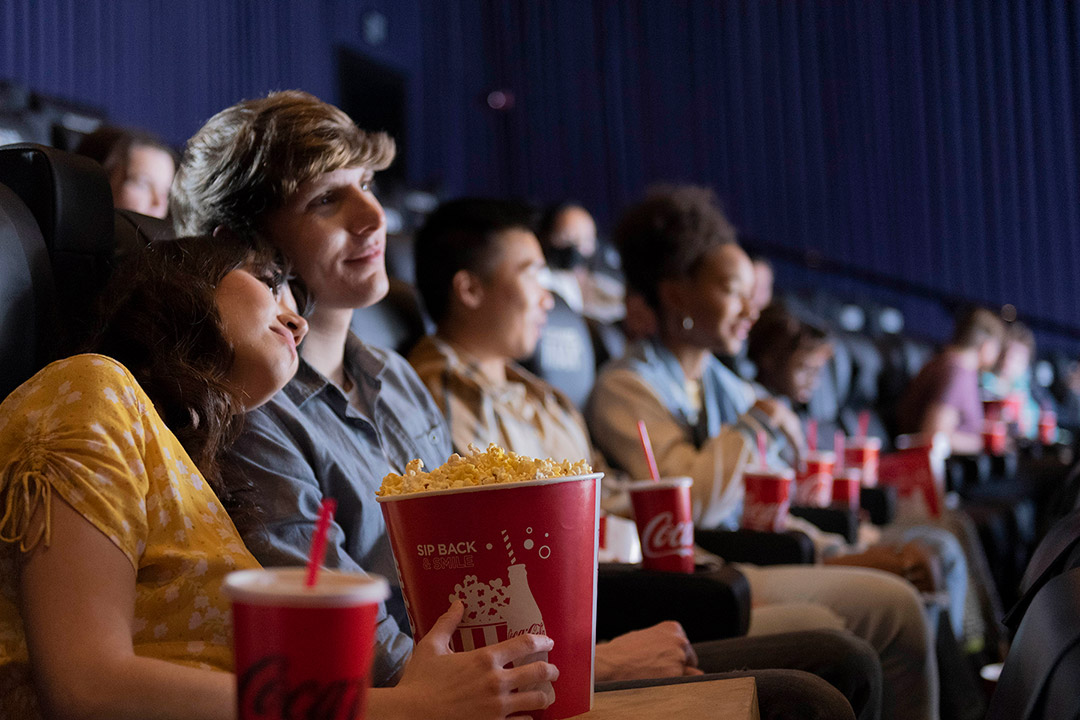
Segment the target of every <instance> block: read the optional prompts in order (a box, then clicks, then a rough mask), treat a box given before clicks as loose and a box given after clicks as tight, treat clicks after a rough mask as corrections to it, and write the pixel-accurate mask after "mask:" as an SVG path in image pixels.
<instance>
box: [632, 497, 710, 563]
mask: <svg viewBox="0 0 1080 720" xmlns="http://www.w3.org/2000/svg"><path fill="white" fill-rule="evenodd" d="M693 484H694V481H693V480H691V479H690V478H688V477H678V478H667V479H664V480H657V481H655V482H654V481H652V480H641V481H638V482H632V483H630V484H629V485H628V486H627V488H628V489H629V491H630V502H631V503H633V506H634V522H635V523H636V524H637V531H638V538H640V540H641V558H642V559H641V565H642V567H644V568H645V569H646V570H660V571H663V572H681V573H692V572H694V518H693V516H692V515H691V510H690V486H691V485H693Z"/></svg>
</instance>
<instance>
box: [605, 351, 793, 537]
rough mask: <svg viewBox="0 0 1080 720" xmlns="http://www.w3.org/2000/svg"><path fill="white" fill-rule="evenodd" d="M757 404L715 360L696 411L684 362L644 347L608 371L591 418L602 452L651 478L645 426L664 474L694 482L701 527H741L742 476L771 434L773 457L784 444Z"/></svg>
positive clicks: (703, 382)
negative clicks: (640, 434)
mask: <svg viewBox="0 0 1080 720" xmlns="http://www.w3.org/2000/svg"><path fill="white" fill-rule="evenodd" d="M755 402H756V394H755V392H754V390H753V388H752V387H751V386H750V385H749V384H748V383H746V382H745V381H744V380H742V379H741V378H739V377H738V376H737V375H735V374H734V373H733V372H732V371H731V370H729V369H728V368H726V367H724V365H723V364H722V363H721V362H720V361H719V360H717V359H716V358H715V357H713V356H712V355H708V356H706V358H705V364H704V367H703V371H702V376H701V408H700V410H698V409H696V408H695V407H694V405H693V403H691V401H690V396H689V394H688V393H687V388H686V376H685V374H684V373H683V369H682V366H681V365H680V364H679V361H678V360H677V359H676V358H675V356H674V355H673V354H672V353H671V352H670V351H669V350H668V349H667V348H665V347H664V346H663V345H661V344H660V343H658V342H656V341H652V340H644V341H639V342H637V343H634V344H632V345H631V346H630V347H629V348H627V351H626V354H625V355H624V356H623V357H622V358H620V359H619V360H616V361H614V362H611V363H608V364H607V365H606V366H605V367H604V369H603V370H602V371H601V373H600V375H599V377H598V378H597V382H596V385H595V387H594V388H593V393H592V396H591V397H590V400H589V403H588V405H587V407H586V417H587V419H588V421H589V428H590V430H591V431H592V433H593V442H595V443H596V446H597V448H599V449H600V450H601V451H602V452H603V453H604V454H605V455H606V456H607V459H608V460H609V461H610V462H611V463H612V464H613V465H614V466H615V467H618V468H620V469H622V470H625V471H626V472H628V473H629V474H630V475H631V477H637V478H643V477H647V469H646V468H645V465H644V456H643V454H642V452H641V445H640V443H639V441H638V438H637V430H636V424H637V421H638V420H639V419H640V420H644V421H645V422H646V425H647V427H648V430H649V434H650V436H651V437H652V443H653V448H654V450H655V453H656V461H657V464H658V466H659V470H660V473H661V475H664V476H669V477H674V476H679V475H685V476H688V477H691V478H693V479H694V486H693V488H692V489H691V496H692V500H693V503H694V514H695V520H696V521H697V522H698V523H699V524H700V525H702V526H705V527H734V526H736V525H737V523H738V520H739V517H740V515H741V507H742V473H743V470H744V468H745V467H746V465H747V464H748V463H749V462H750V461H751V460H752V458H753V456H754V455H755V454H756V453H755V448H756V445H757V443H756V435H757V433H758V432H759V431H763V432H765V433H766V440H767V452H769V453H770V455H771V454H773V453H775V452H776V451H777V449H778V448H779V446H780V445H781V444H782V443H781V442H779V441H778V438H777V437H776V435H775V433H774V432H773V431H772V430H771V429H770V427H769V424H768V422H767V418H766V417H765V416H764V414H763V413H761V414H759V413H758V411H757V410H756V409H754V408H753V405H754V403H755Z"/></svg>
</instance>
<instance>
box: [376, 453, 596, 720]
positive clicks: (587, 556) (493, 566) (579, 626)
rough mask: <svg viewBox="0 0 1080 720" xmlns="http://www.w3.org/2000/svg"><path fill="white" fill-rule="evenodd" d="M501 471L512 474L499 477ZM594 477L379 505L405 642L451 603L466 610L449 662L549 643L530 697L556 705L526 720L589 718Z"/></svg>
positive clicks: (432, 493)
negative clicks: (529, 642)
mask: <svg viewBox="0 0 1080 720" xmlns="http://www.w3.org/2000/svg"><path fill="white" fill-rule="evenodd" d="M507 470H508V471H511V470H512V468H510V467H508V468H507ZM600 477H601V475H600V474H599V473H594V474H590V475H579V476H570V477H554V478H548V479H542V480H528V481H524V482H507V483H499V484H489V485H474V486H469V487H458V488H451V489H446V490H429V491H426V492H416V493H411V494H402V495H386V496H381V497H379V498H378V501H379V503H380V505H381V507H382V511H383V517H384V519H385V520H386V529H387V534H388V535H389V537H390V545H391V548H392V549H393V551H394V562H395V564H396V565H397V570H398V578H399V579H400V580H401V590H402V594H403V595H404V597H405V604H406V607H407V609H408V611H409V622H410V624H411V625H412V628H413V635H414V637H415V638H416V639H417V640H419V639H420V638H422V637H423V636H424V635H425V634H426V633H427V632H428V631H430V630H431V627H432V625H434V624H435V621H436V620H438V619H439V617H440V616H441V615H442V614H443V613H444V612H446V609H447V608H448V607H449V606H450V603H451V602H452V601H454V600H456V599H460V600H462V601H463V602H464V603H465V617H464V618H463V620H462V622H461V624H460V625H459V626H458V629H457V633H456V634H455V635H454V636H453V638H452V640H451V647H452V648H453V649H454V650H455V651H457V652H461V651H468V650H472V649H474V648H479V647H484V646H487V645H493V644H495V643H497V642H500V641H502V640H506V639H507V638H512V637H515V636H517V635H521V634H524V633H531V634H536V635H547V636H548V637H550V638H551V639H552V640H553V641H554V642H555V646H554V648H553V649H552V650H551V652H550V653H542V654H538V655H537V656H529V657H526V658H523V659H522V660H520V661H519V662H518V664H519V665H524V664H527V663H528V662H533V661H535V660H547V661H548V662H551V663H552V664H554V665H555V666H556V667H558V668H559V678H558V680H556V681H555V682H554V683H543V684H542V685H539V686H537V687H536V688H534V689H539V690H541V691H543V692H544V693H545V694H547V695H548V696H549V697H554V701H553V702H552V704H551V705H550V706H548V707H547V708H546V709H545V710H542V711H537V712H535V713H532V716H533V717H534V718H537V719H539V718H543V720H553V719H554V718H567V717H572V716H574V715H579V714H581V713H585V712H588V711H589V710H590V709H591V707H592V690H593V643H594V640H595V637H596V563H597V559H596V558H597V544H598V538H599V527H598V520H597V518H598V513H599V497H600V495H599V491H598V482H599V479H600Z"/></svg>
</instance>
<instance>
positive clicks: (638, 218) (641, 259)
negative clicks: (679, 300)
mask: <svg viewBox="0 0 1080 720" xmlns="http://www.w3.org/2000/svg"><path fill="white" fill-rule="evenodd" d="M613 237H614V240H615V244H616V246H617V247H618V248H619V252H620V253H621V254H622V265H623V272H624V273H625V274H626V284H627V286H628V287H629V289H630V290H631V291H635V292H637V293H639V294H640V295H641V296H642V297H643V298H644V299H645V301H646V302H647V303H648V304H649V306H650V307H652V308H653V309H654V310H659V309H660V298H659V291H658V288H659V286H660V281H661V280H680V279H684V278H689V277H691V276H692V275H693V274H694V273H695V272H696V271H697V269H698V266H699V265H700V263H701V261H702V259H703V258H704V257H705V255H706V254H707V253H708V252H709V250H712V249H713V248H715V247H719V246H721V245H727V244H728V243H733V242H735V228H733V227H732V225H731V223H730V222H728V219H727V218H726V217H724V213H723V212H722V211H721V210H720V207H719V206H718V205H717V201H716V196H715V195H713V192H712V191H711V190H709V189H708V188H703V187H696V186H693V185H660V186H656V187H654V188H652V189H650V190H649V192H648V194H647V195H646V196H645V199H644V200H641V201H640V202H638V203H637V204H635V205H632V206H630V207H629V208H627V209H626V211H625V212H623V214H622V216H621V217H620V218H619V222H618V224H617V225H616V226H615V233H614V236H613Z"/></svg>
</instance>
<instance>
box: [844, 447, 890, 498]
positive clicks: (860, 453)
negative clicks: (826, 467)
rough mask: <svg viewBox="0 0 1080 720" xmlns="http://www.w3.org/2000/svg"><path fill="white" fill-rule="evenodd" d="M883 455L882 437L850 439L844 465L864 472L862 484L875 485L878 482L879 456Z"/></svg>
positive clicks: (845, 452)
mask: <svg viewBox="0 0 1080 720" xmlns="http://www.w3.org/2000/svg"><path fill="white" fill-rule="evenodd" d="M880 455H881V438H876V437H862V438H853V439H851V440H849V441H848V445H847V448H845V449H844V466H845V467H849V468H855V469H856V470H858V471H859V472H860V473H862V484H863V485H864V486H866V487H874V486H875V485H877V483H878V458H879V457H880Z"/></svg>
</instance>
